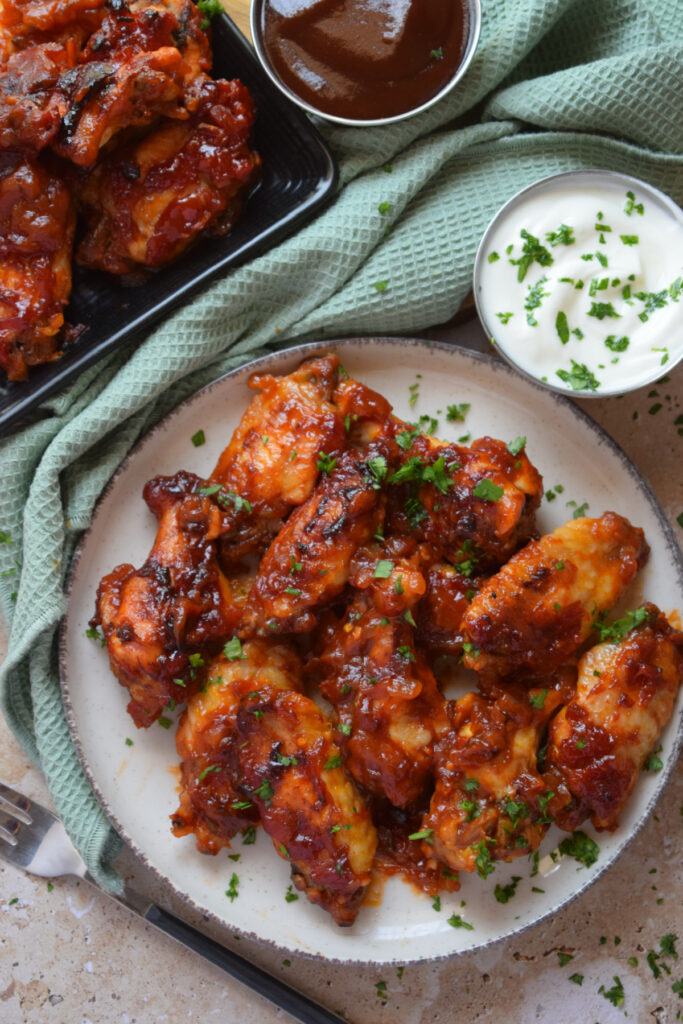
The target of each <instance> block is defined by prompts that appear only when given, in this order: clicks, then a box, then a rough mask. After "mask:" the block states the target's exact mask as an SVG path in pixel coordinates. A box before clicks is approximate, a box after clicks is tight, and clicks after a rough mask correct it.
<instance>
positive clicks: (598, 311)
mask: <svg viewBox="0 0 683 1024" xmlns="http://www.w3.org/2000/svg"><path fill="white" fill-rule="evenodd" d="M588 316H594V317H595V318H596V319H597V320H604V319H605V317H612V318H613V319H615V320H618V319H619V318H620V317H621V313H617V311H616V309H615V308H614V306H613V305H612V303H611V302H592V303H591V308H590V309H589V310H588Z"/></svg>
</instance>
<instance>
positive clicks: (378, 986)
mask: <svg viewBox="0 0 683 1024" xmlns="http://www.w3.org/2000/svg"><path fill="white" fill-rule="evenodd" d="M375 995H376V996H377V998H378V999H386V998H387V983H386V981H378V982H376V983H375Z"/></svg>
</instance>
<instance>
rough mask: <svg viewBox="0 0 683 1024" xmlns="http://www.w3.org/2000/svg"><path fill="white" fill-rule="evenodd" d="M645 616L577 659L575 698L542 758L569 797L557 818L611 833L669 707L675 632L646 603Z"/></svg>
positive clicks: (679, 651) (682, 660)
mask: <svg viewBox="0 0 683 1024" xmlns="http://www.w3.org/2000/svg"><path fill="white" fill-rule="evenodd" d="M644 607H645V610H646V611H647V615H648V618H647V621H646V622H644V623H643V624H642V625H640V626H638V627H637V628H636V629H634V630H633V631H632V632H631V633H629V634H628V635H627V636H626V637H624V639H623V640H621V641H620V642H618V643H603V644H598V646H597V647H593V648H592V649H591V650H590V651H588V653H587V654H585V655H584V656H583V658H582V659H581V661H580V662H579V679H578V684H577V688H576V696H575V697H574V698H573V699H572V700H571V701H570V702H569V703H568V704H567V705H566V707H564V708H562V710H561V711H560V713H559V714H558V715H557V717H556V718H555V719H554V720H553V722H552V725H551V727H550V736H549V745H548V763H549V765H550V766H551V767H552V768H555V769H557V771H558V772H559V773H560V776H561V777H562V778H563V780H564V781H565V783H566V785H567V787H568V789H569V792H570V793H571V795H572V797H573V800H572V802H571V805H570V806H569V807H567V808H566V809H565V810H563V812H562V814H561V817H560V819H559V821H560V824H561V827H563V828H568V829H573V828H576V827H577V826H578V825H579V824H580V823H581V822H582V821H584V820H585V819H586V818H588V817H590V819H591V821H592V822H593V824H594V826H595V827H596V828H598V829H609V830H612V831H613V830H614V829H615V828H616V826H617V823H618V821H619V816H620V814H621V812H622V810H623V808H624V804H625V803H626V800H627V799H628V797H629V795H630V793H631V791H632V790H633V787H634V786H635V784H636V780H637V778H638V775H639V773H640V771H641V769H642V767H643V765H644V764H645V761H646V759H647V758H648V756H649V755H650V754H651V753H652V752H653V750H654V749H655V746H656V743H657V740H658V738H659V735H660V733H661V731H662V728H663V727H664V725H665V724H666V722H668V720H669V718H670V717H671V713H672V711H673V705H674V701H675V699H676V694H677V693H678V687H679V685H680V679H681V673H682V672H683V635H682V634H681V633H680V632H678V631H677V630H674V629H672V627H671V626H670V625H669V623H668V621H667V619H666V618H665V616H664V615H662V613H661V612H660V610H659V609H658V608H656V607H655V605H653V604H647V605H645V606H644Z"/></svg>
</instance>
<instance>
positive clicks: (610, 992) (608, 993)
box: [598, 974, 624, 1007]
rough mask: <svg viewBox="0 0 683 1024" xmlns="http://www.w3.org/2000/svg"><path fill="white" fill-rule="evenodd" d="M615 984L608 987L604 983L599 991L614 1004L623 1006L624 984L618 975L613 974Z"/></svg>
mask: <svg viewBox="0 0 683 1024" xmlns="http://www.w3.org/2000/svg"><path fill="white" fill-rule="evenodd" d="M612 977H613V980H614V985H612V988H608V989H606V988H605V986H604V985H601V986H600V988H599V989H598V993H599V994H600V995H601V996H604V998H605V999H606V1000H607V1001H608V1002H610V1003H611V1004H612V1006H617V1007H619V1006H623V1005H624V986H623V985H622V984H621V981H620V980H619V978H618V976H617V975H616V974H614V975H613V976H612Z"/></svg>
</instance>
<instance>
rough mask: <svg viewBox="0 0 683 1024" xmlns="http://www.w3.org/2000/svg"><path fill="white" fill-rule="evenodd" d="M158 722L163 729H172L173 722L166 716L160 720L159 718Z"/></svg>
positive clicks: (162, 716) (160, 717)
mask: <svg viewBox="0 0 683 1024" xmlns="http://www.w3.org/2000/svg"><path fill="white" fill-rule="evenodd" d="M157 722H158V723H159V725H160V726H161V728H162V729H170V728H171V726H172V725H173V721H172V720H171V719H170V718H166V716H165V715H160V716H159V718H157Z"/></svg>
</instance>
